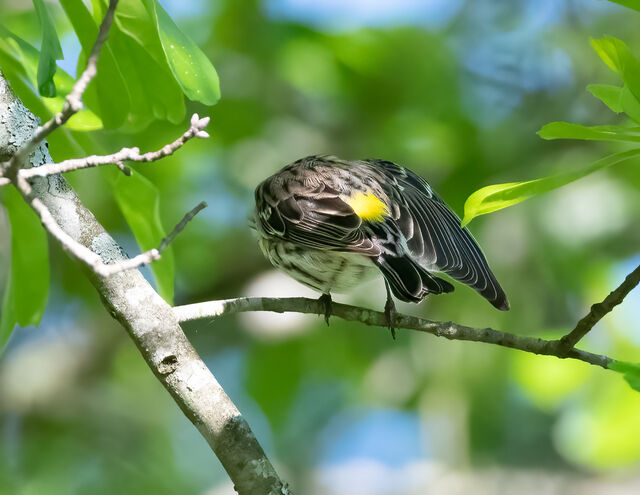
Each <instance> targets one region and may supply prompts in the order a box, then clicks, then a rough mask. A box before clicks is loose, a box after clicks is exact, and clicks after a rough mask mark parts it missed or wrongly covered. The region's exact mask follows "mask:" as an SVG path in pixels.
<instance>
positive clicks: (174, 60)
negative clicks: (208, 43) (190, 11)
mask: <svg viewBox="0 0 640 495" xmlns="http://www.w3.org/2000/svg"><path fill="white" fill-rule="evenodd" d="M144 4H145V7H146V8H147V11H148V12H149V15H150V16H151V17H152V19H154V20H155V22H156V26H157V29H158V36H159V37H160V42H161V43H162V49H163V50H164V54H165V56H166V58H167V62H168V64H169V67H170V68H171V72H173V76H174V77H175V78H176V80H177V81H178V83H179V84H180V87H181V88H182V90H183V91H184V94H185V95H186V96H187V98H189V99H190V100H193V101H199V102H200V103H204V104H205V105H213V104H214V103H216V102H217V101H218V100H219V99H220V82H219V80H218V74H217V73H216V70H215V69H214V68H213V65H212V64H211V62H210V61H209V59H208V58H207V56H206V55H205V54H204V53H202V50H200V48H199V47H198V45H196V44H195V43H194V42H193V41H192V40H191V38H189V37H188V36H187V35H186V34H184V33H183V32H182V31H181V30H180V28H178V26H176V24H175V23H174V22H173V21H172V20H171V17H169V15H168V14H167V13H166V12H165V10H164V9H163V8H162V6H161V5H160V4H159V3H158V2H156V0H144Z"/></svg>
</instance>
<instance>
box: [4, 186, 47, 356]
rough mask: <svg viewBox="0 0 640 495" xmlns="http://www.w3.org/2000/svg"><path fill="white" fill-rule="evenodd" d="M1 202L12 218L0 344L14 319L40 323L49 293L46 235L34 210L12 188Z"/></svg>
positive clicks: (10, 329)
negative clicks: (9, 265)
mask: <svg viewBox="0 0 640 495" xmlns="http://www.w3.org/2000/svg"><path fill="white" fill-rule="evenodd" d="M3 203H4V205H5V207H6V208H7V212H8V214H9V221H10V222H11V272H10V276H9V286H8V287H7V293H6V294H5V297H4V301H3V311H2V323H0V347H2V346H3V345H4V343H5V342H6V339H7V338H8V337H9V335H10V334H11V331H12V330H13V327H14V326H15V324H16V323H18V324H19V325H20V326H23V327H26V326H28V325H39V324H40V320H41V319H42V315H43V314H44V309H45V307H46V305H47V298H48V296H49V248H48V245H47V235H46V233H45V231H44V229H43V228H42V225H41V224H40V220H39V219H38V217H37V216H36V215H35V213H34V212H33V211H32V210H31V208H29V206H28V205H27V204H26V203H25V202H24V200H23V199H22V197H21V196H20V195H19V194H18V192H17V191H16V190H15V189H13V188H5V191H4V199H3Z"/></svg>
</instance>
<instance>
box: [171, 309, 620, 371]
mask: <svg viewBox="0 0 640 495" xmlns="http://www.w3.org/2000/svg"><path fill="white" fill-rule="evenodd" d="M331 307H332V312H331V315H332V316H337V317H339V318H343V319H345V320H347V321H358V322H360V323H364V324H365V325H370V326H379V327H386V326H387V319H386V316H385V314H384V313H382V312H380V311H374V310H371V309H365V308H360V307H357V306H350V305H347V304H339V303H332V305H331ZM246 311H273V312H276V313H285V312H296V313H305V314H317V315H324V314H325V307H324V304H321V303H320V302H319V301H318V300H317V299H308V298H305V297H286V298H273V297H239V298H236V299H225V300H220V301H208V302H203V303H196V304H188V305H185V306H176V307H174V308H173V314H174V315H175V317H176V319H177V320H178V321H179V322H185V321H191V320H198V319H202V318H216V317H218V316H222V315H226V314H233V313H241V312H246ZM392 323H393V326H394V327H395V328H405V329H409V330H416V331H419V332H426V333H430V334H431V335H435V336H436V337H444V338H445V339H449V340H468V341H472V342H484V343H486V344H495V345H499V346H503V347H509V348H511V349H518V350H520V351H524V352H530V353H533V354H542V355H546V356H556V357H558V358H571V359H577V360H579V361H584V362H585V363H589V364H593V365H596V366H601V367H602V368H608V367H609V364H610V363H611V362H613V361H614V360H613V359H611V358H609V357H607V356H601V355H599V354H593V353H591V352H586V351H581V350H579V349H569V350H568V351H567V350H566V349H565V348H564V347H563V345H562V344H561V342H560V340H544V339H538V338H534V337H521V336H518V335H514V334H511V333H507V332H500V331H498V330H494V329H492V328H472V327H467V326H464V325H458V324H456V323H452V322H450V321H447V322H442V321H431V320H426V319H423V318H417V317H415V316H408V315H403V314H396V315H395V318H394V321H393V322H392Z"/></svg>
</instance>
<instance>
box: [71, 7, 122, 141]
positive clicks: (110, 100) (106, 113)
mask: <svg viewBox="0 0 640 495" xmlns="http://www.w3.org/2000/svg"><path fill="white" fill-rule="evenodd" d="M60 4H61V5H62V8H63V9H64V11H65V13H66V14H67V17H68V18H69V21H71V25H72V26H73V30H74V31H75V33H76V35H77V36H78V40H79V41H80V45H81V46H82V54H81V57H80V59H79V60H78V73H79V74H80V73H81V72H82V71H83V70H84V69H85V66H86V61H87V58H88V56H89V53H91V49H92V47H93V44H94V43H95V41H96V37H97V36H98V26H97V25H96V23H95V21H94V20H93V17H91V13H90V12H89V10H88V9H87V7H86V6H85V4H84V3H83V2H82V0H60ZM83 100H84V102H85V104H86V105H87V107H88V108H90V109H91V110H93V111H94V112H95V113H96V114H97V115H98V116H99V117H100V118H101V119H102V122H103V124H104V127H105V128H106V129H115V128H117V127H119V126H121V125H122V124H123V123H124V122H125V120H126V118H127V115H128V113H129V106H130V100H129V93H128V91H127V85H126V81H125V79H124V77H123V73H122V72H121V70H120V68H119V66H118V63H117V58H116V57H115V56H114V54H113V51H112V48H111V44H110V42H109V41H107V42H106V43H105V44H104V46H103V47H102V51H101V52H100V58H99V59H98V75H97V76H96V77H95V78H94V79H93V80H92V81H91V83H89V86H88V87H87V90H86V91H85V93H84V95H83Z"/></svg>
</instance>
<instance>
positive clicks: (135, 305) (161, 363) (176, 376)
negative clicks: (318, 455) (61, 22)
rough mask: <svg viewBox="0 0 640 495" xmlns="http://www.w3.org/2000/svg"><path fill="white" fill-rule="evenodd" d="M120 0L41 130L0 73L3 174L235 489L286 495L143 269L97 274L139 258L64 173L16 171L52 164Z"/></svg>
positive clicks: (112, 4)
mask: <svg viewBox="0 0 640 495" xmlns="http://www.w3.org/2000/svg"><path fill="white" fill-rule="evenodd" d="M116 4H117V0H111V2H110V4H109V8H108V10H107V13H106V15H105V19H104V20H103V22H102V24H101V26H100V30H99V34H98V39H97V40H96V43H95V45H94V47H93V49H92V51H91V55H90V57H89V60H88V64H87V69H86V70H85V71H84V73H83V74H82V76H81V78H80V80H78V82H77V83H76V84H75V86H74V89H73V91H72V93H71V94H70V95H69V96H68V97H67V101H66V103H65V106H64V108H63V111H62V112H61V113H59V114H57V115H56V116H55V117H54V118H53V119H52V120H51V121H49V122H47V124H45V125H44V126H43V127H41V128H38V129H37V128H36V127H37V119H36V118H35V116H34V115H33V114H32V113H31V112H30V111H29V110H28V109H27V108H25V107H24V105H23V104H22V102H21V101H20V100H19V99H18V98H17V97H16V96H15V95H14V94H13V93H12V91H11V89H10V87H9V84H8V83H7V81H6V80H5V79H4V78H3V77H2V73H1V72H0V157H2V159H4V160H6V159H9V162H8V165H7V164H5V165H4V170H3V175H4V177H3V179H9V180H10V181H11V182H13V184H14V185H15V186H16V187H17V188H18V190H19V191H20V192H21V193H22V195H23V197H24V198H25V200H26V201H27V202H28V203H29V204H30V205H31V206H32V208H33V209H34V210H35V211H36V213H38V215H39V216H40V218H41V220H42V223H43V225H44V226H45V227H46V228H47V229H48V230H49V232H51V234H52V235H53V236H54V238H56V239H57V240H58V241H59V242H60V243H61V244H62V245H63V247H65V248H66V249H67V250H70V251H71V252H72V253H73V254H74V255H75V254H77V253H80V255H81V256H82V257H80V258H79V259H82V260H83V261H90V263H89V264H88V266H89V268H90V269H89V270H88V276H89V279H90V280H91V282H92V283H93V284H94V286H95V287H96V290H97V291H98V293H99V294H100V298H101V300H102V302H103V303H104V305H105V306H106V308H107V310H108V311H109V312H110V314H111V315H112V316H113V317H114V318H115V319H117V320H118V321H119V322H120V323H121V324H122V325H123V326H124V328H125V329H126V330H127V331H128V333H129V335H130V337H131V339H132V340H133V341H134V343H135V344H136V346H137V347H138V350H139V351H140V353H141V354H142V356H143V358H144V359H145V361H146V362H147V364H148V366H149V367H150V369H151V370H152V371H153V373H154V374H155V376H156V378H157V379H158V380H159V381H160V382H161V383H162V385H163V386H164V387H165V388H166V389H167V391H168V392H169V393H170V394H171V395H172V397H173V398H174V400H175V401H176V403H177V404H178V406H179V407H180V408H181V409H182V411H183V412H184V414H185V415H186V416H187V417H188V418H189V420H190V421H191V422H192V423H193V424H194V426H196V428H198V430H199V431H200V433H201V434H202V436H203V437H204V438H205V439H206V440H207V442H208V443H209V445H210V446H211V448H212V450H213V451H214V452H215V454H216V455H217V457H218V459H220V461H221V463H222V465H223V466H224V468H225V470H226V471H227V473H228V474H229V476H230V478H231V480H232V481H233V483H234V487H235V489H236V490H237V491H238V493H239V494H241V495H277V494H282V495H289V494H290V493H291V492H290V490H289V488H288V486H287V485H286V483H284V482H283V481H282V480H280V478H279V476H278V474H277V473H276V471H275V469H274V468H273V466H272V464H271V462H270V461H269V459H268V458H267V456H266V455H265V453H264V451H263V450H262V447H261V446H260V444H259V443H258V440H257V439H256V438H255V436H254V435H253V432H252V431H251V429H250V427H249V425H248V424H247V422H246V421H245V420H244V418H243V417H242V415H241V414H240V412H239V411H238V409H237V408H236V407H235V405H234V404H233V402H232V401H231V399H230V398H229V397H228V396H227V394H226V393H225V391H224V389H223V388H222V387H221V386H220V384H219V383H218V382H217V380H216V379H215V377H214V376H213V375H212V374H211V372H210V371H209V369H208V368H207V367H206V365H205V364H204V363H203V361H202V360H201V359H200V357H199V356H198V354H197V352H196V351H195V349H194V348H193V347H192V346H191V344H190V342H189V341H188V339H187V338H186V336H185V335H184V332H183V331H182V329H181V328H180V325H179V323H178V321H177V320H176V319H175V317H174V316H173V311H172V309H171V307H170V306H169V305H168V304H167V303H166V302H165V301H164V300H163V299H162V298H161V297H160V296H159V295H158V294H157V293H156V292H155V291H154V290H153V288H152V287H151V286H150V285H149V283H148V282H147V281H146V280H145V279H144V277H143V276H142V274H141V273H140V272H139V271H138V270H128V271H126V272H120V273H115V274H111V276H109V277H106V276H102V274H100V273H99V271H100V268H97V269H96V267H100V266H102V265H105V266H106V265H113V266H115V265H118V264H126V263H134V264H135V263H137V262H138V260H136V258H138V257H136V258H134V259H133V260H127V259H126V257H125V255H124V251H123V250H122V248H121V247H120V246H119V245H118V244H117V243H116V242H115V241H114V240H113V238H112V237H111V236H109V234H107V233H106V232H105V230H104V228H103V227H102V225H100V223H98V221H97V220H96V219H95V217H94V216H93V214H92V213H91V212H90V211H89V210H88V209H86V208H85V207H84V205H83V204H82V203H81V202H80V200H79V198H78V197H77V196H76V194H75V192H74V191H73V189H72V188H71V187H70V186H69V184H68V183H67V181H66V180H65V179H64V177H62V176H61V175H59V174H57V175H51V176H47V177H33V178H32V182H29V181H27V180H26V179H25V178H24V177H22V176H21V175H20V174H19V173H18V171H19V170H20V168H21V167H23V166H30V167H38V166H47V165H48V164H51V163H52V160H51V156H50V155H49V151H48V149H47V146H45V144H46V143H44V142H43V141H42V140H43V139H44V138H45V137H46V136H47V135H48V134H50V133H51V132H52V131H53V130H55V129H56V128H57V127H59V126H60V125H62V124H64V122H66V121H67V120H68V119H69V117H70V116H71V115H73V114H74V113H75V112H77V111H78V110H79V109H80V108H81V106H82V100H81V98H82V94H83V92H84V90H85V89H86V87H87V85H88V83H89V81H90V80H91V78H92V77H93V76H94V75H95V73H96V62H97V58H98V54H99V52H100V48H101V47H102V45H103V44H104V42H105V40H106V38H107V35H108V31H109V27H110V26H111V22H112V20H113V14H114V10H115V6H116ZM192 125H193V122H192ZM202 137H205V136H202ZM161 152H162V150H161ZM2 182H6V181H4V180H3V181H2ZM202 207H203V205H198V207H196V208H195V209H194V210H193V211H192V212H190V213H189V214H187V215H186V216H185V218H184V219H183V220H182V221H181V222H180V223H179V224H178V226H177V227H176V229H174V232H172V233H171V234H169V236H167V239H165V240H163V242H162V243H161V246H160V247H163V246H164V245H166V244H167V243H168V242H170V240H171V239H172V238H173V237H175V233H177V231H179V230H181V229H182V228H184V225H186V223H187V222H188V221H189V220H190V218H192V217H193V215H194V214H195V213H196V212H197V211H199V209H201V208H202ZM152 251H155V250H152ZM143 254H144V253H143ZM83 257H84V258H86V259H83ZM101 264H102V265H101ZM120 266H122V265H120Z"/></svg>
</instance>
